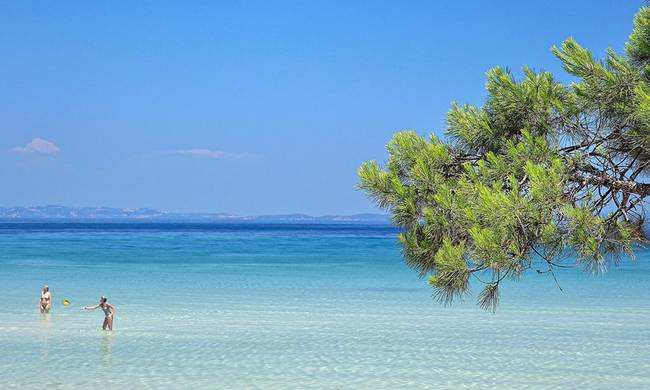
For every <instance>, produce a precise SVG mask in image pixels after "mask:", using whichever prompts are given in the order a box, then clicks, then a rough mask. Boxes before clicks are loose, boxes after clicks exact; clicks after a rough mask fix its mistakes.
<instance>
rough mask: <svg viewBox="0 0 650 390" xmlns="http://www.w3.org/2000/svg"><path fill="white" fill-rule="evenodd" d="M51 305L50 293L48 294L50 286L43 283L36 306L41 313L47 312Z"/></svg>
mask: <svg viewBox="0 0 650 390" xmlns="http://www.w3.org/2000/svg"><path fill="white" fill-rule="evenodd" d="M51 307H52V294H50V288H49V287H47V285H45V286H43V290H42V291H41V300H40V301H39V303H38V308H39V309H40V310H41V313H49V312H50V308H51Z"/></svg>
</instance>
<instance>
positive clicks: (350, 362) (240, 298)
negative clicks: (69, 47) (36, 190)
mask: <svg viewBox="0 0 650 390" xmlns="http://www.w3.org/2000/svg"><path fill="white" fill-rule="evenodd" d="M396 233H397V232H396V230H395V229H393V228H391V227H387V226H382V225H358V224H357V225H351V224H331V225H328V224H314V225H305V224H283V225H278V224H275V225H268V224H267V225H264V224H227V225H208V224H171V223H168V224H101V223H94V224H2V225H0V248H1V250H0V351H2V353H1V354H0V388H17V389H40V388H45V387H49V388H64V389H76V388H80V389H87V388H116V389H117V388H119V389H124V388H145V389H146V388H151V389H166V388H187V389H197V388H217V389H221V388H222V389H232V388H300V389H305V388H332V389H334V388H340V389H349V388H355V389H356V388H372V389H382V388H383V389H395V388H400V387H417V388H443V389H444V388H448V389H458V388H495V387H498V388H519V389H521V388H564V389H570V388H589V389H611V388H618V389H647V388H650V374H649V373H650V343H649V342H648V341H649V340H650V302H648V299H647V297H648V286H649V285H650V283H649V282H650V252H649V251H648V250H647V249H641V250H639V251H638V255H637V258H636V260H635V261H634V262H632V261H630V260H628V259H625V260H623V262H622V263H621V265H620V266H618V267H614V266H611V267H609V272H607V273H606V274H604V275H602V276H586V275H585V274H583V273H582V272H579V271H578V270H575V269H568V270H558V271H557V277H558V280H559V283H560V284H561V286H562V288H563V289H564V291H563V292H562V291H560V290H559V289H558V288H557V287H556V285H555V283H554V282H553V280H552V278H551V277H550V276H549V275H548V274H537V273H536V272H534V271H532V272H529V273H528V274H527V275H526V276H525V283H515V282H508V283H507V284H506V285H505V287H504V290H503V292H502V300H501V305H500V307H499V308H498V310H497V312H496V314H492V313H489V312H486V311H483V310H481V309H480V308H478V307H477V306H476V304H475V297H476V292H474V294H473V296H470V297H467V298H466V299H465V300H464V301H463V302H456V303H454V305H453V306H451V307H443V306H440V305H438V304H437V303H435V302H434V301H433V300H432V298H431V290H430V288H429V287H428V286H427V284H426V281H425V280H421V279H419V278H418V275H417V274H416V272H415V271H413V270H411V269H409V268H408V267H407V266H406V265H405V264H404V263H403V261H402V257H401V253H400V247H399V244H398V242H397V240H396V238H395V236H396ZM540 269H543V267H540ZM45 283H47V284H49V285H50V288H51V291H52V294H53V298H54V306H53V309H52V312H51V314H50V315H46V316H42V315H41V314H39V313H38V310H37V299H38V296H39V292H40V288H41V286H42V285H43V284H45ZM100 295H106V296H108V297H109V302H112V303H113V304H114V305H115V306H116V307H117V313H116V319H115V329H114V331H113V332H112V333H108V332H103V331H102V330H101V328H100V325H101V322H102V319H103V316H102V313H101V312H100V311H96V312H87V311H82V310H80V308H81V307H82V306H84V305H91V304H95V303H96V301H97V300H98V297H99V296H100ZM63 299H68V300H70V301H71V305H70V306H68V307H64V306H63V305H62V304H61V302H62V300H63Z"/></svg>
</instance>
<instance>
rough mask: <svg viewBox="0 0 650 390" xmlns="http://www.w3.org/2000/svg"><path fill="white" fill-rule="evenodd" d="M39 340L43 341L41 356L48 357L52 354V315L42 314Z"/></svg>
mask: <svg viewBox="0 0 650 390" xmlns="http://www.w3.org/2000/svg"><path fill="white" fill-rule="evenodd" d="M39 316H40V328H41V331H40V332H39V338H40V339H41V355H42V356H43V357H47V356H48V354H49V353H50V332H51V329H50V313H41V314H40V315H39Z"/></svg>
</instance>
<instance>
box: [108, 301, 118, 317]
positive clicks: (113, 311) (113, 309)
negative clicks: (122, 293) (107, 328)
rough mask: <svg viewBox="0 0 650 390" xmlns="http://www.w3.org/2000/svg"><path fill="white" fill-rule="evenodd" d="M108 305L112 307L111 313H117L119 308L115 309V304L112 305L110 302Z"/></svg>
mask: <svg viewBox="0 0 650 390" xmlns="http://www.w3.org/2000/svg"><path fill="white" fill-rule="evenodd" d="M107 305H108V307H110V308H111V315H113V314H115V312H116V311H117V310H115V306H113V305H111V304H110V303H108V304H107Z"/></svg>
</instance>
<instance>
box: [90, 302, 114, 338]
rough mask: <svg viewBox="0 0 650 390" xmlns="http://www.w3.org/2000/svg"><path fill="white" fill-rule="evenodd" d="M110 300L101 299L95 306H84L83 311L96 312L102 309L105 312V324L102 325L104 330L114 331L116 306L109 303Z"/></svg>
mask: <svg viewBox="0 0 650 390" xmlns="http://www.w3.org/2000/svg"><path fill="white" fill-rule="evenodd" d="M107 301H108V298H106V297H105V296H102V297H101V298H99V303H98V304H96V305H95V306H84V307H82V309H83V310H95V309H97V308H98V307H100V308H101V309H102V310H103V311H104V316H105V318H104V323H103V324H102V329H104V330H106V329H108V330H113V317H114V316H115V306H113V305H111V304H110V303H108V302H107Z"/></svg>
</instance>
